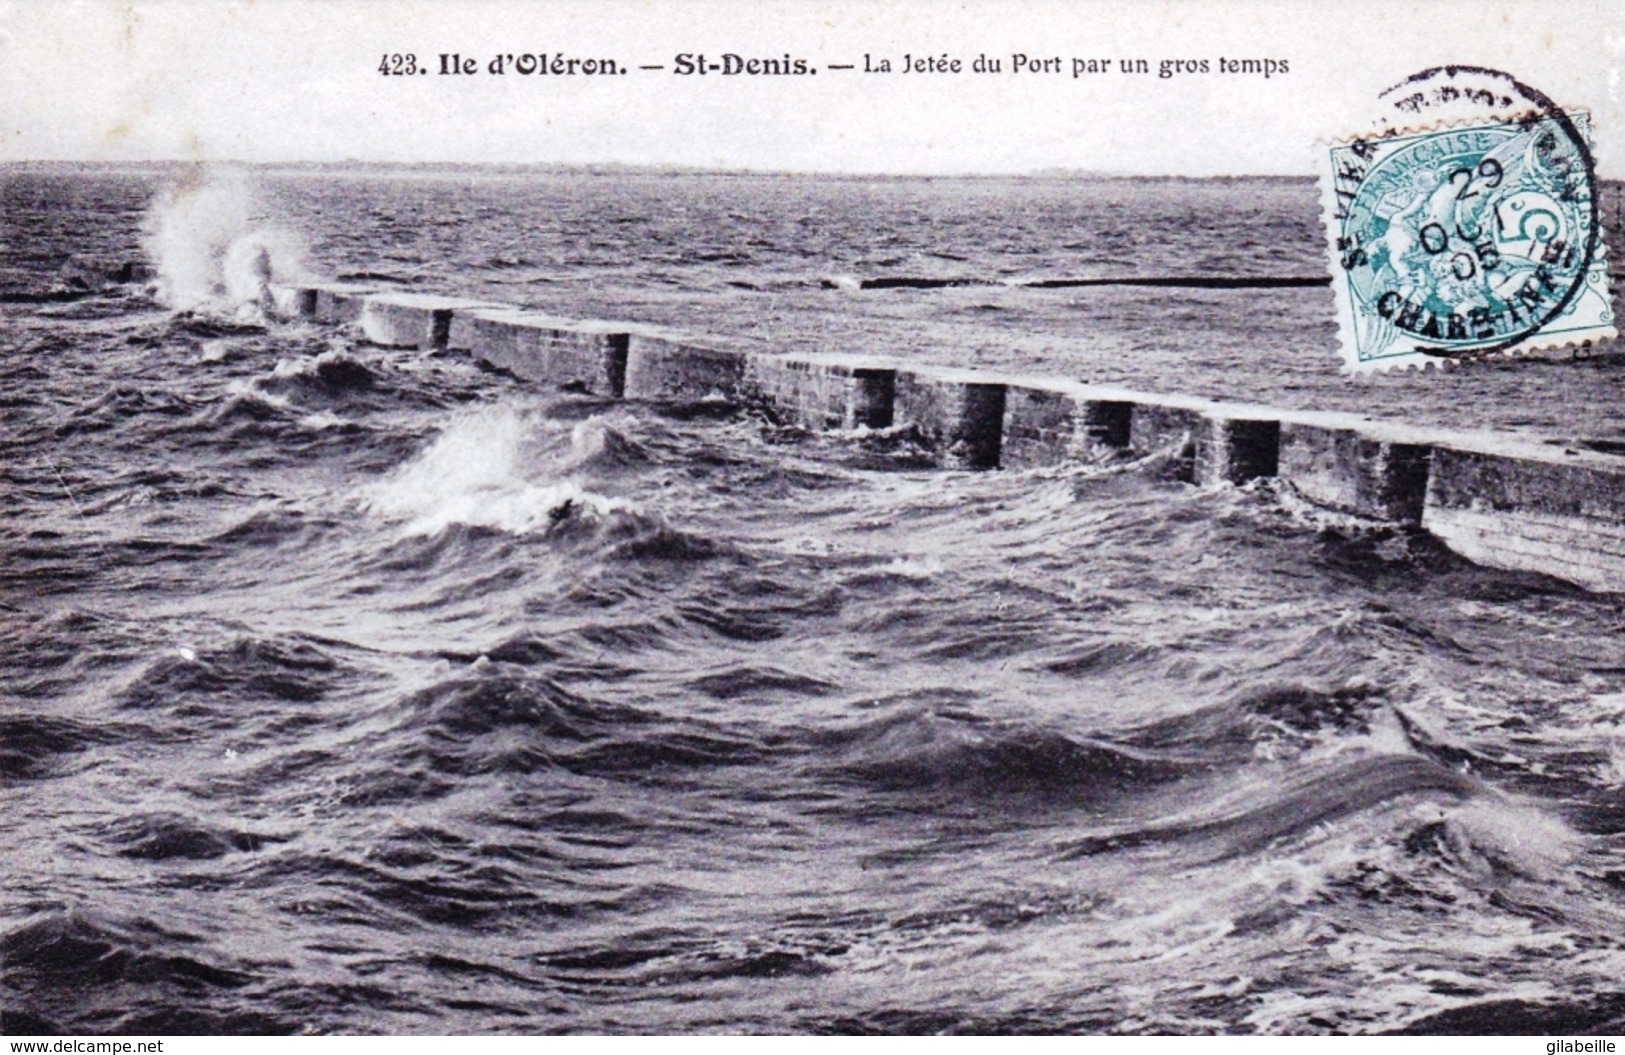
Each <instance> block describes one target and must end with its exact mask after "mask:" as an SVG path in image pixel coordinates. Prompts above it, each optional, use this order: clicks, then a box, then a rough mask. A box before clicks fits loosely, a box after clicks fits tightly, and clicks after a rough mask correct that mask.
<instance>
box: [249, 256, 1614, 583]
mask: <svg viewBox="0 0 1625 1055" xmlns="http://www.w3.org/2000/svg"><path fill="white" fill-rule="evenodd" d="M269 293H270V297H271V300H272V302H273V303H274V305H275V309H276V310H277V311H278V312H279V313H280V314H282V315H284V316H287V317H299V318H308V319H313V320H316V321H318V322H325V323H332V324H351V325H355V326H357V327H359V329H360V331H361V333H362V335H363V336H364V337H365V339H366V340H368V341H371V342H372V343H374V344H379V345H385V346H390V347H401V348H421V349H448V350H460V351H466V352H468V353H470V354H471V355H473V356H475V357H476V358H479V359H482V360H484V361H486V362H487V363H489V364H491V365H492V366H495V367H498V368H500V369H504V370H507V371H509V372H510V373H512V374H514V375H515V376H517V377H519V378H521V379H524V380H527V381H533V382H536V383H538V384H543V385H550V386H554V387H559V388H567V389H571V390H574V391H580V392H585V393H589V394H593V395H598V396H602V397H604V398H609V399H631V400H642V401H648V402H664V403H692V402H698V401H702V400H708V399H712V400H726V401H729V402H733V403H738V404H743V405H750V406H754V407H757V408H760V409H761V410H763V411H764V412H765V413H767V414H768V415H770V416H771V417H773V418H774V419H775V420H779V421H785V422H790V423H795V424H799V425H801V426H803V427H806V428H809V429H814V430H829V429H845V430H852V429H865V428H867V429H883V428H895V427H901V426H907V427H909V428H910V429H911V430H912V431H913V433H914V435H915V437H916V438H917V439H918V440H919V442H920V443H921V445H922V446H923V447H924V448H925V449H926V450H928V451H930V452H931V454H932V456H933V457H934V458H935V459H936V461H937V463H938V464H939V465H941V466H943V467H946V468H958V469H996V468H1012V469H1019V468H1032V467H1038V466H1046V465H1060V464H1066V463H1069V462H1097V461H1099V460H1100V459H1101V458H1102V457H1105V456H1111V455H1114V454H1121V453H1124V452H1129V453H1141V454H1144V453H1150V452H1154V451H1173V452H1175V453H1174V457H1173V462H1172V468H1171V472H1172V475H1174V476H1175V477H1176V478H1177V479H1180V480H1184V481H1187V482H1190V483H1194V484H1198V485H1213V484H1221V483H1229V484H1243V483H1246V482H1248V481H1250V480H1254V479H1259V478H1264V477H1272V478H1276V479H1278V480H1280V481H1281V482H1282V483H1283V484H1285V485H1286V486H1288V487H1290V488H1291V489H1292V490H1294V491H1296V492H1297V493H1298V494H1300V495H1302V496H1303V497H1304V498H1306V499H1307V500H1309V501H1310V502H1312V503H1314V504H1316V505H1318V506H1322V507H1325V508H1328V509H1332V510H1336V511H1338V512H1341V513H1346V514H1350V515H1353V516H1355V517H1360V518H1364V519H1367V520H1370V521H1372V522H1374V523H1377V524H1389V525H1394V526H1398V527H1403V528H1409V529H1420V530H1423V531H1426V532H1428V533H1430V534H1432V535H1434V536H1436V537H1437V538H1438V539H1440V540H1441V541H1442V542H1444V543H1445V544H1446V545H1447V546H1449V547H1450V548H1451V549H1454V550H1455V551H1456V552H1458V553H1460V554H1462V555H1463V556H1465V557H1467V558H1468V559H1470V560H1473V561H1476V562H1478V563H1480V564H1485V565H1489V566H1491V567H1498V568H1504V569H1510V570H1514V571H1530V572H1537V573H1541V574H1545V575H1550V576H1554V577H1556V578H1560V579H1564V580H1567V581H1569V582H1572V583H1576V584H1579V585H1581V586H1585V587H1587V588H1590V589H1594V590H1606V591H1617V592H1625V458H1621V457H1618V456H1615V455H1612V454H1608V453H1604V452H1600V451H1594V450H1589V449H1584V448H1580V447H1568V446H1562V445H1557V444H1553V443H1541V442H1537V441H1534V440H1527V439H1519V438H1514V437H1508V436H1505V435H1501V434H1497V433H1489V432H1455V431H1445V430H1439V429H1423V428H1417V427H1412V426H1404V425H1398V424H1394V423H1386V422H1376V421H1371V420H1369V419H1366V418H1363V417H1359V416H1356V415H1350V414H1332V413H1319V412H1312V411H1287V410H1280V409H1275V408H1271V407H1260V406H1251V405H1247V404H1239V403H1222V402H1216V401H1213V400H1207V399H1199V398H1194V397H1189V396H1178V395H1156V394H1151V393H1145V392H1138V391H1133V390H1130V389H1123V388H1116V387H1112V386H1103V385H1089V384H1083V383H1081V382H1075V381H1067V380H1059V379H1053V380H1052V379H1035V378H1023V377H1008V376H1004V375H999V374H992V373H985V372H981V371H975V370H961V369H950V368H944V367H936V366H922V365H911V364H908V363H903V362H898V361H893V360H888V359H884V358H876V357H867V356H852V355H834V354H830V355H824V354H814V355H775V354H771V353H764V352H761V351H757V350H753V349H750V348H747V347H744V346H743V345H741V344H739V343H737V342H733V341H727V340H719V339H713V338H704V337H695V336H690V335H687V334H683V333H678V332H675V331H671V330H666V329H663V328H659V327H654V326H645V325H641V324H637V323H621V322H606V321H597V320H578V319H566V318H561V317H558V316H553V315H547V314H544V313H542V312H536V311H530V310H527V309H521V308H516V307H513V306H509V305H502V304H495V303H487V302H482V301H476V300H467V299H461V298H452V297H439V296H433V295H426V294H419V293H402V292H388V291H382V290H379V289H377V288H374V287H367V286H358V285H346V284H335V283H318V284H310V285H298V286H285V285H274V286H271V287H270V288H269Z"/></svg>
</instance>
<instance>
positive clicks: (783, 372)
mask: <svg viewBox="0 0 1625 1055" xmlns="http://www.w3.org/2000/svg"><path fill="white" fill-rule="evenodd" d="M745 379H746V381H747V382H748V384H749V386H750V389H751V396H752V399H753V400H754V401H755V402H756V403H757V404H759V405H762V406H764V407H765V408H767V409H768V410H769V412H770V413H773V414H774V416H776V417H779V418H780V419H781V420H788V421H792V422H795V423H796V424H800V425H804V426H806V427H807V428H810V429H855V428H859V427H864V428H871V429H884V428H889V427H890V426H891V425H892V422H893V415H894V402H895V398H896V392H897V370H896V368H895V367H894V366H892V365H891V364H889V363H885V362H882V361H881V360H878V359H869V358H865V357H862V356H846V355H783V356H781V355H764V356H758V357H754V358H752V359H751V361H750V363H749V366H748V367H747V369H746V372H745Z"/></svg>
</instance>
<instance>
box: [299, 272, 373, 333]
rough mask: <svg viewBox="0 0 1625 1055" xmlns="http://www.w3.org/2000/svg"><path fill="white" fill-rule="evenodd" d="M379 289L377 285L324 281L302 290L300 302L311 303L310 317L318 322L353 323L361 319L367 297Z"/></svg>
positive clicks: (302, 303) (303, 303) (302, 304)
mask: <svg viewBox="0 0 1625 1055" xmlns="http://www.w3.org/2000/svg"><path fill="white" fill-rule="evenodd" d="M378 291H379V290H378V287H377V286H363V285H357V284H354V283H349V282H324V283H319V284H317V285H314V286H309V287H306V288H305V289H303V290H301V291H300V293H299V303H300V305H301V306H304V305H307V304H308V305H309V308H310V313H311V314H310V317H311V318H312V319H315V320H316V321H317V322H326V323H353V322H359V321H360V319H361V309H362V307H363V306H364V305H365V303H366V300H367V298H368V297H370V296H372V295H373V294H375V293H377V292H378Z"/></svg>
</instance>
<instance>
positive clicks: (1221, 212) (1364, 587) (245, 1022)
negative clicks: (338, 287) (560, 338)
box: [0, 166, 1625, 1034]
mask: <svg viewBox="0 0 1625 1055" xmlns="http://www.w3.org/2000/svg"><path fill="white" fill-rule="evenodd" d="M1611 205H1612V210H1613V213H1617V208H1618V203H1617V200H1611ZM1613 213H1611V214H1610V216H1609V218H1610V220H1612V219H1614V215H1613ZM1318 223H1319V220H1318V205H1317V201H1316V193H1315V189H1314V187H1313V185H1312V184H1310V183H1308V182H1294V181H1269V180H1231V181H1212V182H1189V181H1171V180H1170V181H1147V180H1141V181H1135V180H1079V179H1025V180H1014V179H998V180H996V179H985V180H984V179H966V180H951V179H935V180H932V179H859V178H833V177H807V176H769V175H755V176H742V175H704V174H649V173H627V172H603V173H547V172H539V173H538V172H532V173H479V172H469V171H456V170H439V171H430V170H395V171H389V170H372V171H342V170H325V171H318V170H265V171H256V172H248V173H236V174H232V173H213V174H210V173H198V172H192V171H183V170H178V169H176V170H161V169H149V170H110V169H109V170H75V169H71V168H67V167H56V168H53V167H48V166H32V167H13V168H10V169H5V170H3V171H0V479H3V485H0V878H3V882H0V1027H3V1030H4V1032H6V1033H11V1034H16V1033H56V1034H63V1033H80V1034H89V1033H107V1032H120V1033H168V1034H179V1033H197V1032H203V1033H487V1032H525V1033H532V1032H554V1031H559V1032H667V1031H676V1032H701V1031H717V1032H882V1033H922V1032H923V1033H936V1032H949V1033H980V1032H1041V1033H1051V1032H1130V1033H1160V1032H1216V1033H1247V1032H1260V1033H1321V1032H1379V1031H1407V1030H1409V1031H1422V1032H1475V1031H1493V1032H1515V1033H1516V1032H1540V1031H1564V1032H1571V1033H1584V1032H1591V1031H1598V1030H1600V1031H1605V1032H1612V1033H1618V1032H1621V1031H1622V1029H1625V982H1622V981H1621V979H1622V978H1625V598H1622V597H1620V596H1617V595H1614V596H1610V595H1603V594H1592V593H1587V592H1585V591H1583V590H1581V589H1579V588H1576V587H1573V586H1569V585H1566V584H1564V583H1562V582H1559V581H1556V580H1553V579H1548V578H1543V577H1541V576H1537V575H1531V574H1516V573H1509V572H1501V571H1495V570H1492V569H1487V568H1482V567H1476V566H1474V565H1472V564H1470V563H1469V562H1467V561H1465V560H1463V559H1462V558H1459V557H1457V556H1455V555H1453V554H1451V553H1450V552H1449V551H1447V550H1445V549H1443V548H1442V547H1441V546H1439V545H1438V544H1436V543H1434V542H1432V541H1430V540H1429V539H1428V538H1427V537H1426V536H1424V535H1421V534H1414V533H1407V532H1404V531H1398V530H1395V529H1391V528H1385V527H1381V526H1379V525H1374V524H1369V523H1364V522H1361V521H1358V520H1355V519H1352V518H1347V517H1341V516H1337V515H1334V514H1330V513H1326V512H1322V511H1319V510H1317V509H1315V508H1314V507H1312V506H1310V505H1309V504H1307V503H1306V502H1304V501H1302V500H1301V499H1299V498H1298V497H1296V496H1295V495H1294V494H1292V493H1291V492H1290V491H1289V490H1288V489H1286V488H1284V487H1282V486H1279V485H1277V484H1276V483H1274V482H1273V481H1256V482H1254V483H1253V484H1250V485H1248V486H1245V487H1239V488H1237V487H1228V486H1226V487H1216V488H1206V489H1203V488H1196V487H1191V486H1188V485H1185V484H1182V483H1177V482H1173V481H1172V480H1170V479H1168V478H1167V477H1168V473H1167V471H1166V464H1167V459H1166V458H1164V457H1160V456H1158V455H1155V454H1153V455H1150V456H1148V457H1145V458H1141V459H1138V460H1132V461H1114V462H1109V463H1102V464H1096V465H1079V466H1072V467H1067V468H1063V469H1050V470H1042V471H1025V472H1014V471H994V472H986V473H968V472H950V471H939V470H936V469H934V468H933V467H932V466H931V465H930V464H929V458H928V456H927V455H926V453H925V452H922V451H920V450H917V449H915V448H914V447H913V446H912V445H911V444H910V442H909V440H908V435H907V432H906V430H890V431H884V432H875V433H860V434H826V435H815V434H808V433H806V432H804V431H801V430H798V429H795V428H789V427H785V426H782V425H778V424H775V423H773V422H771V421H768V420H765V419H763V418H762V417H760V416H758V415H754V414H751V413H748V412H746V411H743V410H740V409H738V408H733V407H730V406H727V405H723V404H720V403H715V402H703V403H698V404H694V405H688V406H650V405H641V404H637V403H614V402H605V401H599V400H595V399H591V398H587V397H583V396H579V395H569V394H565V393H559V392H548V391H543V390H540V389H538V388H536V387H534V386H530V385H526V384H524V383H521V382H518V381H516V380H514V379H512V378H510V377H507V376H505V375H502V374H497V373H492V372H489V371H486V370H482V369H481V367H480V366H479V365H478V364H476V363H475V362H474V361H472V360H471V359H469V358H467V357H462V356H456V355H446V354H440V355H434V354H425V353H420V352H416V351H401V350H392V349H385V348H380V347H373V346H369V345H367V344H365V343H363V342H362V341H361V340H360V339H359V336H358V335H357V334H355V333H353V332H347V331H345V330H343V329H342V328H337V327H326V326H318V325H315V324H311V323H288V322H278V321H274V320H267V319H265V318H263V317H262V316H261V315H260V314H259V313H258V312H257V311H256V310H255V309H254V308H253V307H252V306H248V307H244V306H242V305H243V302H244V301H245V300H249V299H252V290H253V283H252V281H251V280H245V278H244V273H245V268H248V267H250V264H251V262H252V260H253V259H254V258H255V257H256V256H257V255H258V253H259V252H260V251H261V250H262V249H263V250H264V251H265V252H266V254H267V255H268V256H269V257H270V258H271V259H272V260H273V262H274V264H275V266H276V268H277V272H278V275H279V277H285V278H292V277H297V276H298V275H299V274H301V273H303V274H309V275H314V276H321V277H326V278H350V279H353V280H356V281H366V282H376V283H380V284H385V285H393V286H400V287H403V288H412V289H420V290H424V291H432V292H445V293H472V294H477V295H479V296H482V297H487V298H491V299H496V300H502V301H508V302H514V303H523V304H529V305H534V306H537V307H541V308H545V309H548V310H550V311H552V312H555V313H557V314H563V315H571V316H577V317H600V318H621V319H634V320H639V321H648V322H661V323H666V324H670V325H675V326H679V327H682V328H685V329H688V330H691V331H697V332H702V333H715V334H719V335H723V336H735V337H741V338H746V339H749V340H751V341H754V342H756V343H757V345H758V346H759V347H761V348H764V349H776V350H783V351H791V350H796V351H805V350H820V351H856V352H870V353H875V354H879V355H886V356H893V357H898V358H905V359H917V360H919V359H928V360H932V361H938V362H951V363H957V364H961V365H977V366H984V367H994V368H999V369H1005V370H1010V371H1018V372H1024V373H1030V374H1042V375H1048V376H1065V377H1077V378H1082V379H1086V380H1091V381H1113V382H1124V383H1129V384H1133V385H1135V386H1137V387H1140V388H1144V389H1148V390H1152V391H1162V392H1193V393H1197V394H1203V395H1212V396H1220V397H1224V398H1228V399H1235V400H1246V401H1252V402H1260V403H1272V404H1276V405H1291V406H1300V407H1315V408H1323V409H1346V410H1355V411H1359V412H1362V413H1369V414H1372V415H1374V416H1378V417H1386V418H1397V419H1402V420H1407V421H1413V422H1421V423H1428V422H1435V423H1439V424H1445V425H1449V426H1452V427H1482V428H1502V429H1512V430H1517V431H1521V432H1524V433H1533V434H1538V435H1542V436H1547V437H1550V438H1553V439H1554V440H1557V441H1559V442H1567V443H1580V442H1586V443H1592V444H1594V445H1599V446H1603V447H1607V446H1608V445H1610V444H1618V443H1620V442H1621V441H1622V440H1625V419H1622V416H1621V413H1620V410H1621V408H1622V407H1625V362H1622V361H1621V358H1620V356H1619V355H1618V354H1617V353H1612V352H1604V353H1602V354H1595V355H1592V356H1591V357H1589V358H1575V357H1572V356H1570V355H1569V354H1568V353H1561V354H1553V355H1548V356H1544V357H1542V358H1540V359H1538V360H1534V361H1526V362H1505V361H1497V362H1486V363H1478V364H1466V365H1463V366H1461V367H1459V368H1455V369H1452V370H1450V371H1448V372H1444V373H1437V372H1435V373H1430V374H1427V375H1418V374H1405V375H1395V376H1390V377H1383V378H1379V379H1376V380H1372V381H1367V382H1361V383H1355V382H1351V381H1349V380H1346V379H1345V378H1343V377H1341V376H1340V375H1339V373H1338V355H1337V349H1336V343H1335V340H1336V338H1335V332H1334V328H1333V325H1332V322H1331V314H1332V300H1331V293H1330V291H1329V290H1328V289H1325V288H1319V287H1309V288H1291V289H1245V290H1210V289H1155V288H1150V289H1148V288H1143V287H1142V288H1136V287H1090V288H1060V289H1033V288H1023V287H1020V286H1016V285H1012V284H1010V283H1011V282H1012V281H1014V280H1030V279H1045V278H1058V277H1059V278H1064V277H1100V276H1113V275H1118V276H1131V275H1164V276H1166V275H1184V276H1191V275H1215V274H1217V275H1242V276H1275V277H1291V276H1305V275H1315V274H1320V273H1322V272H1323V271H1324V269H1325V265H1324V263H1323V252H1324V249H1323V239H1322V235H1321V233H1320V230H1319V227H1318ZM1615 240H1616V242H1617V240H1618V239H1617V235H1616V236H1615ZM1622 248H1625V247H1622ZM250 270H251V268H250ZM879 276H916V277H928V278H944V277H947V278H955V279H961V278H963V279H969V280H975V282H976V283H977V284H967V285H962V286H955V287H951V288H943V289H929V290H928V289H889V290H861V289H857V288H855V286H856V284H857V282H856V280H859V279H863V278H870V277H879ZM245 289H246V292H245Z"/></svg>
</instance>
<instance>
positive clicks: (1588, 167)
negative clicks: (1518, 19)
mask: <svg viewBox="0 0 1625 1055" xmlns="http://www.w3.org/2000/svg"><path fill="white" fill-rule="evenodd" d="M1464 74H1465V76H1464ZM1385 94H1388V95H1392V96H1395V99H1394V105H1395V107H1396V109H1398V110H1399V111H1401V112H1407V111H1408V112H1409V113H1411V114H1413V115H1416V116H1418V117H1421V116H1424V115H1425V116H1429V117H1431V116H1434V115H1432V114H1429V113H1428V112H1427V111H1428V110H1429V109H1430V108H1431V107H1434V106H1438V107H1440V108H1441V109H1448V110H1454V111H1456V112H1458V113H1459V112H1460V111H1461V110H1462V109H1463V105H1462V104H1463V103H1465V104H1466V107H1467V109H1468V111H1469V116H1467V117H1466V118H1461V117H1456V118H1454V119H1448V120H1442V121H1439V122H1438V123H1436V124H1435V127H1432V128H1430V129H1428V130H1426V131H1417V132H1393V131H1386V132H1383V133H1380V134H1373V135H1370V136H1367V137H1363V138H1357V139H1353V140H1349V141H1346V142H1341V143H1337V144H1334V145H1332V146H1331V147H1330V148H1329V149H1328V151H1327V153H1326V160H1327V163H1328V169H1327V171H1326V172H1325V173H1324V174H1323V175H1324V178H1323V182H1322V188H1323V204H1324V206H1325V216H1326V224H1327V239H1328V243H1329V248H1330V250H1331V264H1332V274H1333V285H1334V287H1335V289H1336V292H1337V299H1338V315H1339V324H1340V329H1341V331H1342V341H1343V349H1344V366H1345V368H1346V369H1348V370H1351V371H1354V372H1368V371H1372V370H1382V369H1389V368H1392V367H1395V366H1411V365H1418V364H1423V363H1427V362H1437V361H1439V360H1442V359H1453V358H1466V357H1476V356H1480V355H1486V354H1492V353H1496V352H1520V351H1528V350H1533V349H1536V348H1544V347H1555V346H1559V345H1564V344H1571V343H1580V342H1583V341H1589V340H1598V339H1606V338H1610V337H1613V336H1615V330H1614V325H1613V324H1614V316H1613V311H1612V307H1611V303H1610V297H1609V290H1608V273H1607V262H1606V257H1605V252H1604V247H1603V244H1602V237H1601V225H1600V222H1599V205H1598V198H1597V183H1596V173H1595V167H1594V165H1593V162H1592V157H1591V147H1590V125H1589V115H1587V114H1586V113H1584V112H1583V111H1563V110H1560V109H1558V108H1557V107H1556V106H1553V105H1552V104H1551V103H1550V101H1549V100H1546V99H1545V97H1544V96H1542V95H1540V93H1538V92H1536V91H1534V90H1533V89H1530V88H1528V87H1527V86H1525V85H1522V84H1519V83H1518V82H1517V81H1515V80H1513V79H1512V78H1511V77H1509V76H1507V75H1505V74H1499V73H1497V71H1493V70H1481V69H1473V68H1465V67H1456V68H1451V69H1449V70H1445V69H1443V68H1441V69H1440V70H1435V71H1424V73H1422V74H1418V75H1417V76H1416V77H1413V78H1410V79H1408V80H1407V81H1405V82H1402V83H1401V84H1400V85H1396V86H1395V88H1394V89H1390V92H1389V93H1385ZM1474 109H1477V110H1478V111H1480V112H1478V113H1472V112H1471V111H1472V110H1474Z"/></svg>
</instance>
